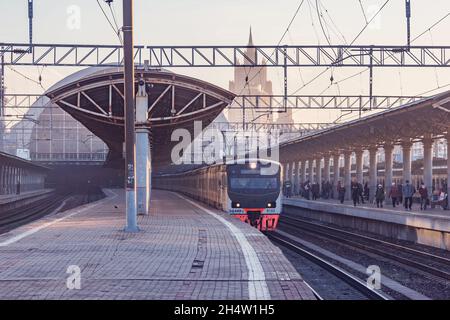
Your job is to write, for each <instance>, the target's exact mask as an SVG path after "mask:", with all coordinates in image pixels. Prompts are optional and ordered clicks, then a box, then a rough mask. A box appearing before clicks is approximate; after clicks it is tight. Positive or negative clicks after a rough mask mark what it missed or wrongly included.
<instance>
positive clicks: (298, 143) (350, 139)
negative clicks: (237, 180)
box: [280, 91, 450, 162]
mask: <svg viewBox="0 0 450 320" xmlns="http://www.w3.org/2000/svg"><path fill="white" fill-rule="evenodd" d="M449 128H450V91H448V92H445V93H441V94H439V95H436V96H433V97H429V98H425V99H422V100H419V101H416V102H413V103H410V104H406V105H404V106H401V107H397V108H393V109H390V110H386V111H383V112H378V113H375V114H372V115H369V116H366V117H363V118H361V119H357V120H353V121H350V122H347V123H344V124H341V125H336V126H334V127H331V128H328V129H324V130H321V131H316V132H314V133H312V134H309V135H306V136H303V137H301V138H298V139H293V140H290V141H287V142H285V143H282V144H281V145H280V159H283V161H285V162H288V161H295V160H297V159H311V158H313V157H316V156H325V155H332V154H339V153H343V152H346V151H347V152H352V151H355V150H358V149H370V148H376V147H382V146H384V145H386V144H387V145H395V144H402V143H411V142H419V141H421V140H422V139H423V137H424V136H429V137H432V138H440V137H446V136H447V134H449Z"/></svg>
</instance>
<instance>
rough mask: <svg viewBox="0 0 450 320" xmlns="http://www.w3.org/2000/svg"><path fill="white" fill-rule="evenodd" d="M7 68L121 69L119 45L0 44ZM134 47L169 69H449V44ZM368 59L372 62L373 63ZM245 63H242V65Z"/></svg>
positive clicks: (140, 58)
mask: <svg viewBox="0 0 450 320" xmlns="http://www.w3.org/2000/svg"><path fill="white" fill-rule="evenodd" d="M0 46H1V47H3V53H4V56H5V65H18V66H19V65H22V66H26V65H42V66H78V67H90V66H97V67H98V66H104V67H111V66H122V65H123V49H122V47H121V46H120V45H81V44H32V45H31V46H32V53H31V54H29V53H28V50H27V49H28V48H29V46H30V44H24V43H0ZM254 48H255V56H248V55H247V54H246V52H245V50H246V49H247V46H232V45H231V46H135V47H134V60H135V64H136V65H140V66H143V65H144V64H145V63H146V62H148V67H151V68H170V67H281V68H284V67H371V66H372V67H450V46H409V47H408V46H389V45H386V46H384V45H367V46H361V45H351V46H349V45H332V46H330V45H278V46H277V45H274V46H271V45H266V46H255V47H254ZM371 60H372V61H371ZM243 62H244V63H243Z"/></svg>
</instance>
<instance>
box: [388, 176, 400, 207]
mask: <svg viewBox="0 0 450 320" xmlns="http://www.w3.org/2000/svg"><path fill="white" fill-rule="evenodd" d="M398 189H399V187H398V186H397V184H396V183H395V182H393V183H392V187H391V191H389V198H391V199H392V207H394V208H395V206H396V205H397V204H398V201H399V198H400V192H399V190H398Z"/></svg>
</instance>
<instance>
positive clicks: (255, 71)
mask: <svg viewBox="0 0 450 320" xmlns="http://www.w3.org/2000/svg"><path fill="white" fill-rule="evenodd" d="M247 47H248V48H247V50H246V52H245V55H246V56H247V57H248V58H249V59H250V60H252V61H256V58H257V55H256V49H255V47H254V44H253V35H252V29H251V28H250V35H249V39H248V45H247ZM244 60H245V59H244ZM265 62H266V61H265V60H262V63H263V64H265ZM249 64H250V63H249V61H242V64H240V66H236V67H235V68H234V79H233V81H230V83H229V90H230V91H231V92H234V93H235V94H237V95H251V96H253V95H273V91H272V81H270V80H268V79H267V67H253V66H250V65H249ZM252 103H253V104H256V101H254V102H252ZM266 104H267V105H269V103H268V101H267V103H266ZM262 105H264V103H261V106H262ZM260 109H261V111H259V110H257V109H256V108H250V107H249V108H246V109H245V112H244V110H242V109H237V108H236V109H229V110H228V115H227V118H228V121H229V122H238V123H240V122H243V121H244V122H245V123H249V122H252V121H254V122H258V123H271V122H273V114H272V113H270V112H269V110H268V108H265V107H261V108H260ZM243 117H244V119H243Z"/></svg>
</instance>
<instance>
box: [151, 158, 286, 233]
mask: <svg viewBox="0 0 450 320" xmlns="http://www.w3.org/2000/svg"><path fill="white" fill-rule="evenodd" d="M280 171H281V165H280V163H279V162H276V161H270V160H259V159H242V160H233V161H231V162H228V163H227V164H217V165H212V166H207V167H201V168H198V169H195V170H192V171H187V172H182V173H175V174H160V175H156V176H154V177H153V186H154V188H156V189H164V190H170V191H175V192H180V193H183V194H185V195H187V196H189V197H191V198H194V199H197V200H199V201H202V202H204V203H206V204H208V205H210V206H213V207H215V208H218V209H221V210H224V211H225V212H227V213H229V214H230V215H231V216H233V217H236V218H238V219H240V220H241V221H244V222H246V223H249V224H250V225H252V226H254V227H256V228H258V229H259V230H261V231H272V230H275V228H276V227H277V224H278V218H279V215H280V213H281V208H282V203H281V198H282V194H281V180H280V179H281V172H280Z"/></svg>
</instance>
